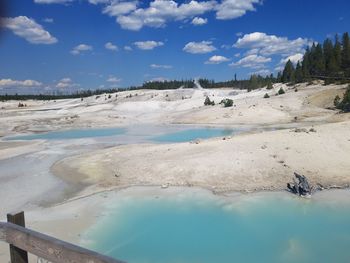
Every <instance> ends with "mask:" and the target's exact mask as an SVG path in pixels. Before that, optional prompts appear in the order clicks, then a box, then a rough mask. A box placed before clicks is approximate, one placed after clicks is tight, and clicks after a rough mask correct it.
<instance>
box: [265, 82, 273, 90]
mask: <svg viewBox="0 0 350 263" xmlns="http://www.w3.org/2000/svg"><path fill="white" fill-rule="evenodd" d="M266 89H268V90H270V89H273V85H272V83H271V82H269V83H268V84H267V87H266Z"/></svg>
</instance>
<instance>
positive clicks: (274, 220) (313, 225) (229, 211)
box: [85, 196, 350, 263]
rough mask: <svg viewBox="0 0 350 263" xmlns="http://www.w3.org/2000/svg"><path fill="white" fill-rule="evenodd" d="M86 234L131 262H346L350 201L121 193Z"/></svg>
mask: <svg viewBox="0 0 350 263" xmlns="http://www.w3.org/2000/svg"><path fill="white" fill-rule="evenodd" d="M85 238H87V239H88V240H90V243H89V244H90V245H89V246H90V248H92V249H94V250H97V251H99V252H101V253H105V254H107V255H110V256H112V257H115V258H117V259H121V260H125V261H127V262H130V263H148V262H149V263H209V262H210V263H235V262H237V263H265V262H266V263H283V262H286V263H292V262H295V263H329V262H334V263H348V262H350V249H349V247H350V205H349V202H348V203H347V204H346V205H344V204H340V203H327V204H322V203H319V202H313V201H309V200H301V199H299V198H294V197H284V196H282V197H281V196H277V197H272V196H267V197H263V198H261V197H260V198H254V197H242V199H241V200H240V201H237V200H236V201H235V202H232V203H230V202H225V203H222V202H218V201H214V200H209V199H208V200H199V199H192V198H188V199H186V198H185V199H182V200H180V201H179V200H170V199H162V198H158V199H142V198H139V199H137V200H135V199H131V200H123V201H116V204H115V205H114V207H113V208H110V209H109V211H108V216H106V217H104V218H103V219H101V220H100V221H99V222H98V223H97V224H96V225H95V226H94V227H92V228H91V229H90V230H89V231H88V233H87V234H86V236H85Z"/></svg>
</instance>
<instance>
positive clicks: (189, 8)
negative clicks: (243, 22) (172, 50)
mask: <svg viewBox="0 0 350 263" xmlns="http://www.w3.org/2000/svg"><path fill="white" fill-rule="evenodd" d="M73 1H77V0H34V2H35V3H38V4H54V3H56V4H65V3H70V2H73ZM86 1H88V2H89V3H91V4H94V5H98V4H102V5H103V8H102V13H104V14H106V15H109V16H112V17H116V21H117V23H118V24H120V26H121V27H122V28H123V29H127V30H135V31H137V30H140V29H141V28H143V27H144V26H148V27H164V26H165V25H166V24H167V23H168V22H171V21H192V24H193V25H203V24H205V23H207V20H206V19H204V18H199V17H198V16H201V15H204V14H206V13H209V12H213V13H215V14H216V18H217V19H221V20H223V19H235V18H238V17H241V16H243V15H245V14H246V13H247V12H248V11H255V10H256V5H257V4H259V3H262V0H205V1H199V0H190V1H184V2H183V3H180V2H181V1H175V0H151V1H149V3H148V4H147V1H144V2H146V4H144V3H142V2H143V1H139V0H131V1H128V0H86ZM196 17H197V18H196Z"/></svg>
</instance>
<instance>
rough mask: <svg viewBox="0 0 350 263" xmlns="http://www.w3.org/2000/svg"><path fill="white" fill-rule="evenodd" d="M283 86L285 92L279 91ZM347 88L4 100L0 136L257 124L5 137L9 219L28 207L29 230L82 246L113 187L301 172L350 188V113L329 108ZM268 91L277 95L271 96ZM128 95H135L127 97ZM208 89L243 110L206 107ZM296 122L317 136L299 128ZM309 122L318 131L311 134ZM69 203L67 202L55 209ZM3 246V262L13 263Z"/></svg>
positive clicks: (215, 183)
mask: <svg viewBox="0 0 350 263" xmlns="http://www.w3.org/2000/svg"><path fill="white" fill-rule="evenodd" d="M281 86H283V88H284V89H285V90H286V91H287V92H286V94H284V95H280V96H275V94H276V92H277V91H278V89H279V88H280V87H281ZM344 89H345V85H344V86H322V85H317V84H315V85H311V86H306V85H305V84H303V85H300V86H299V87H298V92H295V91H294V90H293V87H286V86H285V85H281V84H277V85H275V88H274V90H271V91H267V90H265V89H261V90H256V91H252V92H250V93H247V92H245V91H233V90H230V89H220V90H199V89H198V90H166V91H149V90H139V91H131V92H121V93H118V97H116V95H115V94H113V95H112V98H110V99H109V98H108V96H105V95H102V96H99V97H98V98H97V97H96V96H94V97H90V98H85V99H84V100H83V101H81V100H80V99H71V100H60V101H56V102H54V101H50V102H42V101H39V102H38V101H27V102H26V104H27V107H26V108H18V107H17V104H18V102H0V123H1V125H0V137H1V136H9V135H17V134H26V133H31V132H39V131H50V130H59V129H71V128H85V127H94V128H97V127H119V126H120V127H129V126H130V125H139V126H140V127H143V125H144V126H145V127H146V126H147V125H162V124H167V125H168V124H192V125H211V126H223V127H228V128H235V127H242V126H243V127H248V128H249V130H250V132H247V133H244V134H241V135H236V136H232V137H226V138H225V139H224V138H223V137H221V138H213V139H209V140H201V141H198V142H196V143H194V142H191V143H179V144H150V143H147V144H144V143H134V144H132V145H130V144H128V145H121V146H116V145H114V146H113V145H107V144H106V142H104V143H99V144H98V143H96V141H94V140H90V139H84V140H74V141H66V142H60V143H53V142H45V141H26V142H25V141H3V140H0V168H1V171H2V173H1V174H0V182H1V184H0V198H1V200H3V202H1V204H0V218H4V216H5V214H6V212H11V211H13V210H20V209H24V210H26V212H27V211H29V212H28V220H27V221H29V226H32V227H34V228H36V229H38V230H40V231H43V232H46V233H49V234H53V235H54V236H57V237H60V238H65V239H66V240H69V241H72V242H76V241H77V240H79V236H78V233H80V232H81V231H82V230H83V229H85V228H86V227H87V226H88V225H90V224H91V221H94V220H95V218H94V216H97V214H98V212H96V211H99V209H101V203H103V201H102V200H101V199H103V200H104V199H105V197H106V196H105V194H104V191H106V190H113V189H119V188H125V187H130V186H151V185H152V186H158V187H159V186H160V185H163V184H169V185H171V186H193V187H201V188H206V189H208V190H210V191H213V192H214V193H224V192H225V193H226V192H231V191H240V192H250V191H262V190H283V189H285V187H286V183H287V182H289V181H290V180H291V179H292V175H293V172H294V171H296V172H299V173H302V174H304V175H306V176H307V177H308V178H309V179H310V181H311V183H312V184H313V185H317V184H321V185H323V186H324V187H333V186H341V187H346V186H348V185H350V174H349V172H348V171H349V170H350V133H349V131H350V115H349V114H338V112H337V111H334V110H331V109H327V108H329V107H332V104H333V99H334V97H335V95H337V94H339V95H341V94H343V93H344ZM265 93H268V94H270V96H271V97H270V98H269V99H263V96H264V94H265ZM129 94H132V95H133V96H132V97H131V98H127V95H129ZM136 94H137V96H136ZM206 95H209V96H210V98H211V99H212V100H214V101H215V102H216V103H219V102H220V101H221V100H222V99H223V98H232V99H233V100H234V107H231V108H223V107H222V106H221V105H215V106H207V107H205V106H203V102H204V99H205V96H206ZM295 127H299V128H305V129H306V131H308V132H305V131H302V132H295V131H294V128H295ZM280 128H284V129H280ZM310 128H313V129H314V130H316V132H309V130H310ZM111 146H113V147H111ZM53 174H54V175H53ZM96 192H101V194H96V195H94V193H96ZM91 195H92V196H91ZM84 196H90V197H88V198H83V197H84ZM72 198H73V199H72ZM74 198H76V199H77V200H75V199H74ZM67 199H69V200H67ZM87 200H89V201H87ZM62 201H65V202H66V204H64V205H62V206H61V205H58V206H55V205H53V204H55V203H57V202H62ZM85 215H93V218H91V216H85ZM53 225H54V226H55V227H54V229H55V230H52V229H53V228H52V226H53ZM64 230H66V231H64ZM3 248H4V247H3V246H0V260H1V261H2V262H6V261H5V260H3V259H4V255H5V254H6V253H5V252H3V251H4V249H3Z"/></svg>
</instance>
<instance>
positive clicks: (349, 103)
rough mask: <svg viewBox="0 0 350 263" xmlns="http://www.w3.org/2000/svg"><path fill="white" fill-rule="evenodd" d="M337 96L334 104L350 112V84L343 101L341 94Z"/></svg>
mask: <svg viewBox="0 0 350 263" xmlns="http://www.w3.org/2000/svg"><path fill="white" fill-rule="evenodd" d="M337 97H338V98H337ZM337 97H335V99H334V105H335V106H336V107H337V108H338V109H340V110H342V111H343V112H350V85H349V86H348V88H347V89H346V91H345V93H344V97H343V99H342V101H340V98H339V96H337Z"/></svg>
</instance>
